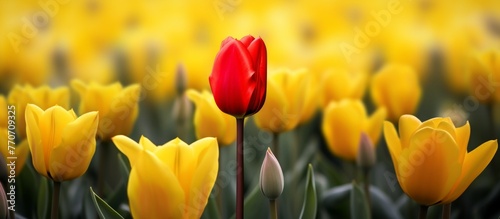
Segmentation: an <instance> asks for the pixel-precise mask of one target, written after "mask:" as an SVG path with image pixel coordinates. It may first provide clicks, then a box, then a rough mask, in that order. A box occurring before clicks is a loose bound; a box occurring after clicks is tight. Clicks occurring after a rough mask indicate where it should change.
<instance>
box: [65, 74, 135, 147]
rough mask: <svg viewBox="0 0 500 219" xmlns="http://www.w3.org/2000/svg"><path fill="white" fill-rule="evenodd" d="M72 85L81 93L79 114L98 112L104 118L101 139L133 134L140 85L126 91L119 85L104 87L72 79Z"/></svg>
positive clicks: (130, 87) (99, 132)
mask: <svg viewBox="0 0 500 219" xmlns="http://www.w3.org/2000/svg"><path fill="white" fill-rule="evenodd" d="M71 86H72V87H73V88H74V89H75V90H76V91H77V92H78V93H79V94H80V98H81V99H80V107H79V109H78V112H79V113H80V114H82V113H86V112H90V111H99V115H100V118H101V119H100V120H99V130H98V134H97V135H98V136H99V137H100V138H101V139H103V140H110V139H111V137H113V136H115V135H120V134H123V135H128V134H130V132H131V131H132V128H133V127H134V124H135V120H136V119H137V115H138V114H139V102H138V101H139V98H140V92H141V87H140V86H139V85H138V84H133V85H130V86H127V87H125V88H123V87H122V85H121V84H120V83H119V82H115V83H113V84H110V85H101V84H97V83H94V82H91V83H89V84H85V83H83V82H82V81H80V80H73V81H72V82H71Z"/></svg>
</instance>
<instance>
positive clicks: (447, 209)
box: [441, 203, 451, 219]
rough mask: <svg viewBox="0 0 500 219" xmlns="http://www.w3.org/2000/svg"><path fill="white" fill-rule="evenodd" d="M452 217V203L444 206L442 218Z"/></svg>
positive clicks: (448, 218)
mask: <svg viewBox="0 0 500 219" xmlns="http://www.w3.org/2000/svg"><path fill="white" fill-rule="evenodd" d="M450 216H451V203H448V204H444V205H443V214H442V216H441V218H442V219H450Z"/></svg>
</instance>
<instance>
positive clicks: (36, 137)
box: [25, 104, 49, 177]
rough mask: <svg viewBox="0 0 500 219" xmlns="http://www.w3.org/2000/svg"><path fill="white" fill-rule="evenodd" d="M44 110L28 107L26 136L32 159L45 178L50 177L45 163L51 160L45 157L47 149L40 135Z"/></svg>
mask: <svg viewBox="0 0 500 219" xmlns="http://www.w3.org/2000/svg"><path fill="white" fill-rule="evenodd" d="M43 113H44V112H43V110H42V109H40V108H39V107H38V106H36V105H33V104H28V105H27V106H26V114H25V117H26V135H27V137H28V143H29V147H30V151H31V159H32V162H33V166H34V167H35V169H36V171H37V172H38V173H40V174H42V175H44V176H45V177H48V168H47V167H46V165H45V162H48V161H49V160H48V159H46V158H45V157H46V156H45V149H44V145H43V143H42V134H41V133H40V123H39V121H40V118H41V117H42V114H43Z"/></svg>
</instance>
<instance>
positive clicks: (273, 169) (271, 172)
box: [260, 148, 284, 200]
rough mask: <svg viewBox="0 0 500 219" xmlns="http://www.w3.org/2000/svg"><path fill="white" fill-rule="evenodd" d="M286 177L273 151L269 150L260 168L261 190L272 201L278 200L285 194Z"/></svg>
mask: <svg viewBox="0 0 500 219" xmlns="http://www.w3.org/2000/svg"><path fill="white" fill-rule="evenodd" d="M283 187H284V177H283V171H282V170H281V166H280V163H279V162H278V160H277V159H276V157H275V156H274V154H273V152H272V151H271V149H269V148H267V152H266V157H265V158H264V161H263V162H262V167H261V168H260V190H261V191H262V194H264V196H266V197H267V198H268V199H270V200H275V199H277V198H278V197H279V196H280V195H281V193H282V192H283Z"/></svg>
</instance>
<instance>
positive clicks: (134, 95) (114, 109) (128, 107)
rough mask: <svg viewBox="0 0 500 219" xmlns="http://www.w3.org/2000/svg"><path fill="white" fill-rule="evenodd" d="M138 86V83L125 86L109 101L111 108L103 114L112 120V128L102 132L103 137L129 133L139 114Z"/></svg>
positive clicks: (139, 90)
mask: <svg viewBox="0 0 500 219" xmlns="http://www.w3.org/2000/svg"><path fill="white" fill-rule="evenodd" d="M117 85H120V84H117ZM119 87H120V88H121V85H120V86H119ZM140 88H141V87H140V86H139V85H138V84H134V85H130V86H127V87H125V88H124V89H123V90H122V91H121V92H119V94H117V96H116V97H115V98H114V99H113V100H112V101H111V102H110V103H111V104H109V105H110V106H111V109H110V111H108V113H107V114H106V115H105V116H106V117H107V118H109V119H110V120H111V121H113V124H112V126H113V127H114V130H109V132H106V133H104V134H105V135H104V136H103V137H104V138H111V137H112V136H115V135H118V134H123V135H128V134H130V132H131V131H132V128H133V127H134V124H135V121H136V119H137V116H138V115H139V105H138V101H139V97H140V92H141V89H140Z"/></svg>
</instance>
